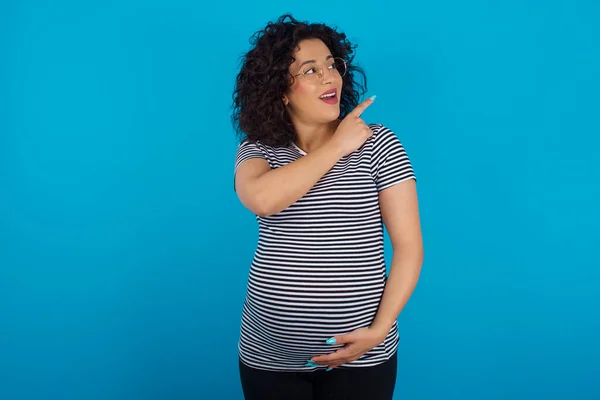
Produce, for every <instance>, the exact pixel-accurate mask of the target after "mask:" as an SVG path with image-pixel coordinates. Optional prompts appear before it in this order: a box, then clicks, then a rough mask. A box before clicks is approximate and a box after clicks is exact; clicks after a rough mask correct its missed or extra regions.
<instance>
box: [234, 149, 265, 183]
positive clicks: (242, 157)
mask: <svg viewBox="0 0 600 400" xmlns="http://www.w3.org/2000/svg"><path fill="white" fill-rule="evenodd" d="M251 158H262V159H265V155H264V154H263V153H262V151H261V150H260V148H259V146H258V145H257V144H256V143H252V142H250V141H249V140H248V139H244V140H243V141H242V142H241V143H240V144H239V146H238V148H237V152H236V155H235V162H234V166H233V176H234V184H233V190H234V191H235V173H236V172H237V169H238V167H239V166H240V164H242V163H243V162H244V161H246V160H249V159H251Z"/></svg>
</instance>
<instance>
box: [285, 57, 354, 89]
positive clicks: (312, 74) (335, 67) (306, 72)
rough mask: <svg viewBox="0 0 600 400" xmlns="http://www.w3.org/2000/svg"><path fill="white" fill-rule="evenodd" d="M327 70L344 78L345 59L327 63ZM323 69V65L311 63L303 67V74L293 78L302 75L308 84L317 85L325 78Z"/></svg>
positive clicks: (336, 59)
mask: <svg viewBox="0 0 600 400" xmlns="http://www.w3.org/2000/svg"><path fill="white" fill-rule="evenodd" d="M326 67H327V69H328V70H329V71H330V72H331V73H332V74H335V75H339V76H340V77H343V76H344V75H346V62H345V61H344V59H343V58H339V57H335V58H330V59H329V60H327V61H326ZM323 74H324V71H323V68H321V64H319V63H310V64H306V65H303V66H302V69H301V72H300V73H299V74H296V75H292V77H294V78H295V77H297V76H298V75H302V77H303V78H304V79H306V81H307V82H310V83H316V82H317V81H318V80H319V79H322V78H323Z"/></svg>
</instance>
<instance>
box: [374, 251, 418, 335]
mask: <svg viewBox="0 0 600 400" xmlns="http://www.w3.org/2000/svg"><path fill="white" fill-rule="evenodd" d="M422 263H423V248H422V246H418V247H415V246H412V247H408V246H407V248H406V249H400V250H398V251H394V255H393V257H392V264H391V267H390V273H389V276H388V280H387V283H386V286H385V289H384V292H383V297H382V299H381V303H380V305H379V310H378V311H377V314H376V316H375V319H374V321H373V323H372V324H371V329H373V330H374V331H376V332H378V333H379V334H380V337H381V339H382V340H383V339H384V338H385V336H386V335H387V333H388V332H389V330H390V329H391V328H392V326H393V324H394V321H396V319H397V318H398V316H399V315H400V312H401V311H402V309H403V308H404V306H405V305H406V303H407V302H408V300H409V298H410V297H411V295H412V293H413V291H414V289H415V287H416V285H417V281H418V280H419V276H420V273H421V266H422Z"/></svg>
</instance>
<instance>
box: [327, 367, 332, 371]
mask: <svg viewBox="0 0 600 400" xmlns="http://www.w3.org/2000/svg"><path fill="white" fill-rule="evenodd" d="M332 369H333V368H327V369H326V370H325V371H331V370H332Z"/></svg>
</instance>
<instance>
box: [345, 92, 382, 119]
mask: <svg viewBox="0 0 600 400" xmlns="http://www.w3.org/2000/svg"><path fill="white" fill-rule="evenodd" d="M376 97H377V96H371V97H369V98H368V99H366V100H365V101H363V102H362V103H360V104H359V105H357V106H356V108H355V109H354V110H352V112H351V113H350V114H352V115H354V116H355V117H360V116H361V114H362V113H363V112H365V110H366V109H367V107H369V106H370V105H371V104H373V102H374V101H375V98H376Z"/></svg>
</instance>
